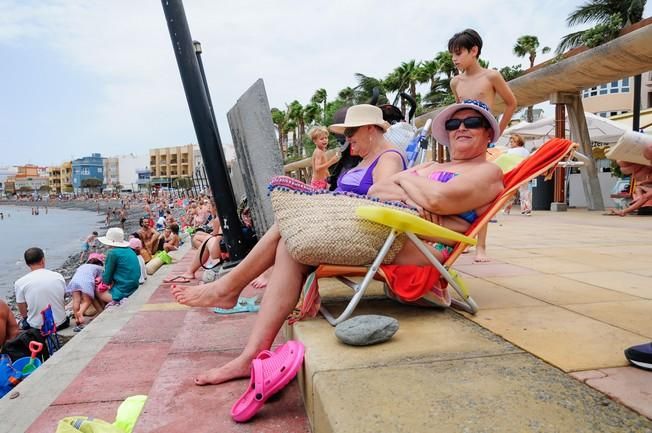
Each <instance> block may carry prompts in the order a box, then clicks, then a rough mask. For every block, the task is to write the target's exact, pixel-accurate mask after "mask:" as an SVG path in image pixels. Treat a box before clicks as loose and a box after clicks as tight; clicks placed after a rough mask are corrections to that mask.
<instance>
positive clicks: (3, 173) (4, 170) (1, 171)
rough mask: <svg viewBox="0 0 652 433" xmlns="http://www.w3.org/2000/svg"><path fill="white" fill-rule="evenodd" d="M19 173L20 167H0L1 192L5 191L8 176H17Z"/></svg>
mask: <svg viewBox="0 0 652 433" xmlns="http://www.w3.org/2000/svg"><path fill="white" fill-rule="evenodd" d="M16 173H18V169H17V168H16V167H14V166H8V165H7V166H2V167H0V194H3V193H4V192H5V181H6V180H7V178H8V177H11V176H15V175H16Z"/></svg>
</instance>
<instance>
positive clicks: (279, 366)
mask: <svg viewBox="0 0 652 433" xmlns="http://www.w3.org/2000/svg"><path fill="white" fill-rule="evenodd" d="M304 352H305V348H304V346H303V344H301V343H300V342H298V341H292V340H291V341H288V342H287V343H285V344H284V345H282V346H280V347H279V348H278V349H276V350H275V351H274V352H270V351H268V350H264V351H262V352H261V353H259V354H258V356H257V357H256V358H255V359H254V360H253V361H252V362H251V380H250V381H249V387H248V388H247V390H246V391H245V393H244V394H243V395H242V397H240V398H239V399H238V401H236V402H235V404H234V405H233V407H232V408H231V417H232V418H233V420H234V421H237V422H245V421H249V420H250V419H251V418H252V417H253V416H254V415H255V414H256V413H257V412H258V411H259V410H260V409H261V408H262V407H263V405H264V404H265V402H266V401H267V399H268V398H270V397H271V396H272V395H274V394H276V393H277V392H279V391H280V390H281V389H283V388H284V387H285V386H286V385H287V384H288V383H290V381H291V380H292V379H294V376H296V375H297V372H298V371H299V369H300V368H301V364H303V354H304Z"/></svg>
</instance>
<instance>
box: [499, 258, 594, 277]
mask: <svg viewBox="0 0 652 433" xmlns="http://www.w3.org/2000/svg"><path fill="white" fill-rule="evenodd" d="M508 261H509V263H512V264H514V265H519V266H523V267H524V268H529V269H534V270H535V271H539V272H543V273H544V274H559V273H562V272H590V271H599V270H600V268H599V267H597V266H592V265H585V264H581V263H577V262H571V261H569V260H565V259H563V258H557V257H537V258H533V257H512V258H510V259H509V260H508Z"/></svg>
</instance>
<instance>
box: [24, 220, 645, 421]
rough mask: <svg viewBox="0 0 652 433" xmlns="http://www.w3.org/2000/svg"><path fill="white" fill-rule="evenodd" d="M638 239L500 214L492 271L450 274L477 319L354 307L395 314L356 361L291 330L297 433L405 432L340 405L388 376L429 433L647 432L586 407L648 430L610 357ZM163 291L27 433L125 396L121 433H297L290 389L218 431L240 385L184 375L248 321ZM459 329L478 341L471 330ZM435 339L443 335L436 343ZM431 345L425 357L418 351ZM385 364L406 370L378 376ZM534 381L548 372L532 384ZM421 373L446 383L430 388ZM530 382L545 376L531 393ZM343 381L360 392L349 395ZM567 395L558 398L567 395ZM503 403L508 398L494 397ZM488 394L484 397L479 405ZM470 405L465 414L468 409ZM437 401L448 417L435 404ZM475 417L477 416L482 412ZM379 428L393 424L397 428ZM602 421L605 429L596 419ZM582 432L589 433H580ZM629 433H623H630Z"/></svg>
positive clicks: (640, 291) (618, 347) (624, 322)
mask: <svg viewBox="0 0 652 433" xmlns="http://www.w3.org/2000/svg"><path fill="white" fill-rule="evenodd" d="M515 210H516V209H515ZM651 228H652V219H650V218H649V217H647V218H646V217H626V218H618V217H608V216H603V215H601V214H599V213H595V212H587V211H584V210H571V211H569V212H567V213H551V212H535V214H534V215H533V216H532V217H524V216H520V215H518V214H516V215H510V216H503V215H500V216H499V223H497V224H491V225H490V229H489V255H490V257H492V259H493V260H492V262H490V263H483V264H477V263H472V260H471V259H472V255H471V254H467V255H464V256H463V257H462V258H461V259H460V261H459V263H458V266H457V267H456V268H457V269H458V271H460V272H461V273H462V274H464V276H466V277H467V278H466V280H467V282H468V284H469V289H470V291H471V293H472V294H473V296H474V298H475V299H476V301H477V302H478V304H479V305H480V309H481V310H480V312H479V313H478V314H477V315H475V316H470V315H466V314H465V315H459V314H457V313H452V312H438V311H434V312H430V313H428V312H426V313H424V310H419V311H418V312H416V311H413V310H410V309H409V308H408V307H402V306H397V305H390V306H387V304H385V303H381V304H375V303H374V302H365V303H363V305H362V311H374V310H376V309H380V310H383V311H387V312H390V313H391V314H393V315H396V316H397V317H399V318H400V321H401V330H399V333H398V334H397V335H396V337H395V338H394V340H393V341H392V342H390V343H389V344H385V345H379V346H375V347H373V348H369V349H368V350H364V351H363V350H359V349H355V348H354V349H351V348H346V347H343V346H342V345H341V344H338V343H337V342H336V340H335V339H334V338H333V337H332V330H331V329H330V328H328V327H326V326H324V323H323V319H318V320H313V321H307V322H304V323H303V324H301V327H295V334H296V335H295V336H297V337H301V336H303V337H304V338H305V341H306V343H307V344H308V347H309V349H308V355H307V362H306V367H305V369H304V371H303V372H302V374H301V384H302V385H303V386H304V391H305V397H304V398H305V405H306V407H307V408H308V412H309V414H310V415H311V417H312V421H313V429H314V430H315V431H356V430H355V429H351V428H349V429H348V430H347V428H348V426H347V424H346V422H345V421H344V420H342V419H340V418H338V417H337V414H338V412H337V411H338V410H341V411H343V412H349V413H352V415H353V416H355V417H356V418H358V419H357V421H356V422H358V423H360V422H363V421H364V423H365V424H364V426H365V429H359V428H358V429H357V431H363V430H364V431H419V430H418V427H419V425H418V424H419V420H413V419H409V420H408V421H406V422H405V423H404V424H396V425H395V426H394V427H392V425H390V424H383V425H384V427H383V425H378V424H374V423H377V422H380V418H378V419H375V420H374V418H370V417H369V416H366V415H368V414H367V413H366V412H365V416H362V415H361V413H360V412H359V411H357V409H359V407H358V406H356V405H355V404H349V402H351V401H353V402H356V403H357V402H359V401H363V402H364V401H367V402H368V403H369V407H371V406H373V404H371V403H373V402H371V401H368V400H369V398H368V397H369V396H370V395H373V396H377V395H380V394H381V393H382V392H383V389H387V387H388V386H390V385H391V384H392V383H393V382H392V381H393V380H394V381H396V380H397V379H396V378H398V377H400V381H401V382H402V385H404V386H406V391H402V390H400V389H394V388H392V389H393V394H394V397H395V399H398V398H403V399H409V398H410V396H412V397H414V396H415V395H418V393H419V392H421V391H423V392H426V391H427V392H428V393H429V394H428V398H429V399H430V400H432V401H434V402H436V405H435V406H438V405H441V407H442V408H447V409H450V410H451V411H450V412H443V413H436V414H434V413H433V412H432V410H433V409H432V407H431V406H429V407H427V408H425V409H426V410H430V411H431V415H433V416H436V417H438V420H439V422H440V429H438V430H439V431H461V430H459V429H460V428H462V427H461V426H460V424H453V423H451V414H452V413H457V411H463V413H464V415H465V416H466V415H467V414H468V412H467V411H466V409H471V410H473V412H472V413H473V416H471V415H468V416H469V418H468V419H467V421H468V423H471V424H467V425H465V427H464V428H465V429H466V430H465V431H517V430H513V429H512V430H510V428H508V427H501V425H500V423H499V421H496V422H497V424H493V421H492V422H491V423H492V424H491V426H490V425H489V423H488V421H486V420H488V419H492V420H493V417H495V418H497V419H502V418H501V417H500V415H503V416H504V417H506V418H507V419H509V416H511V415H512V413H510V412H509V410H508V409H506V408H505V407H498V406H499V403H498V402H499V401H500V402H502V403H501V404H504V403H507V405H509V403H510V401H511V402H512V403H520V404H521V406H520V407H518V408H517V409H516V410H517V411H519V410H520V411H522V412H523V414H524V416H525V417H526V418H525V419H527V416H529V415H528V414H530V413H531V414H534V415H531V416H534V417H536V416H537V414H538V413H540V412H541V411H546V410H550V411H551V412H550V413H552V414H553V415H551V416H552V417H553V418H555V419H556V420H558V422H560V423H563V422H564V420H565V419H566V418H568V422H569V424H568V425H576V427H577V428H576V429H575V430H565V429H564V428H560V427H559V426H557V427H555V425H554V424H552V425H548V426H543V427H542V426H541V425H536V424H532V425H530V427H528V429H529V431H622V432H629V431H652V421H648V422H647V423H646V422H645V421H642V420H644V419H645V418H640V417H639V418H636V416H635V415H626V416H625V415H623V414H624V413H625V412H623V411H622V410H620V409H619V407H622V406H620V405H619V404H615V405H614V404H609V403H606V401H608V400H604V401H601V400H600V398H599V395H601V394H600V393H604V394H606V395H607V396H609V397H611V399H612V400H614V401H616V402H619V403H622V404H623V405H624V406H625V407H628V408H631V409H633V410H634V411H636V412H638V413H640V414H642V415H644V416H646V417H648V418H650V419H652V392H651V391H650V390H651V389H652V373H650V372H645V371H642V370H638V369H634V368H631V367H628V366H627V362H626V360H625V358H624V356H623V350H624V349H625V348H626V347H628V346H630V345H633V344H638V343H642V342H646V341H649V340H652V325H651V323H652V322H651V321H650V320H649V317H650V313H651V307H652V266H651V264H652V230H650V229H651ZM188 260H189V256H188V255H186V257H184V259H183V260H182V261H180V262H179V263H177V264H176V265H174V268H173V272H174V271H175V270H179V269H182V268H184V267H185V266H186V264H187V261H188ZM169 286H170V285H169V284H161V285H160V286H159V287H158V288H157V289H156V290H155V291H154V293H153V294H152V296H151V297H150V298H149V300H148V301H147V302H146V303H145V304H144V305H142V307H140V309H139V311H137V312H136V313H135V314H134V315H133V317H131V319H130V320H129V322H128V323H127V324H126V325H125V326H124V327H123V328H122V330H121V331H120V332H119V333H117V334H116V335H114V336H113V337H112V338H111V340H110V341H109V343H108V344H107V345H105V346H104V348H103V349H102V350H101V351H100V352H99V353H98V354H97V355H96V356H95V357H94V358H93V360H92V361H91V363H89V365H87V366H86V367H85V369H84V370H82V371H80V372H79V375H78V376H77V377H76V378H75V380H74V381H73V382H72V383H71V384H70V385H69V386H68V387H67V388H66V389H65V390H64V391H63V392H62V393H61V394H59V395H58V396H57V397H56V399H55V400H54V401H53V402H52V404H51V405H50V406H49V407H48V408H47V409H46V410H45V411H44V412H43V413H42V414H41V416H39V417H38V418H37V419H36V420H35V422H34V423H33V424H32V425H31V426H30V428H29V429H28V430H27V431H28V432H51V431H54V425H55V422H56V420H58V419H60V418H61V417H63V416H67V415H72V414H81V415H92V416H96V417H98V418H103V419H107V420H111V419H112V418H113V417H114V414H115V410H116V408H117V406H118V404H119V402H120V401H121V400H122V399H124V398H125V397H127V396H129V395H133V394H137V393H144V394H148V395H149V396H150V398H149V401H148V402H147V404H146V406H145V410H144V413H143V414H142V416H141V419H140V420H139V423H138V424H137V426H136V430H135V431H136V432H153V431H156V432H159V431H160V432H163V431H166V432H167V431H170V432H175V431H179V432H180V431H197V432H213V431H216V432H217V431H220V432H221V431H224V432H226V431H287V432H303V431H309V428H310V427H309V425H308V420H307V418H306V414H305V411H304V403H303V402H302V400H301V396H300V394H299V388H298V386H297V383H296V382H293V383H292V385H291V386H290V387H289V388H288V389H287V390H286V391H284V392H283V393H282V395H281V396H280V397H279V398H277V399H275V401H273V402H271V403H270V404H268V405H266V407H265V409H264V410H263V411H262V412H261V414H260V416H257V417H256V418H255V419H254V421H253V422H251V423H249V424H245V425H238V424H234V423H233V422H232V421H231V420H230V418H229V415H228V412H229V408H230V405H231V404H232V403H233V401H235V399H236V398H237V397H238V396H239V395H240V394H241V393H242V392H243V390H244V388H245V387H246V383H247V381H246V380H240V381H234V382H232V383H229V384H225V385H221V386H219V387H196V386H194V385H193V384H192V381H191V377H192V374H193V373H195V372H197V371H201V370H202V369H205V368H208V367H210V366H213V365H217V364H219V363H221V362H223V361H224V360H226V359H229V358H230V357H232V356H233V355H234V354H235V353H237V351H239V350H240V349H241V348H242V346H243V345H244V341H245V338H246V336H247V334H248V330H249V329H250V326H251V323H252V320H253V318H254V315H252V314H243V315H236V316H219V315H217V314H214V313H212V312H210V311H208V310H207V309H188V308H185V307H181V306H179V305H177V304H175V303H174V302H173V299H172V297H171V296H170V292H169ZM248 290H252V289H248ZM251 294H252V293H251V292H249V293H245V295H251ZM377 305H379V306H378V308H376V306H377ZM424 314H427V315H428V320H432V323H433V324H434V325H433V326H430V322H429V326H428V327H424V326H423V324H420V323H419V321H418V320H415V319H414V318H415V317H417V316H418V315H424ZM419 317H420V316H419ZM464 317H466V318H467V319H469V320H471V321H472V322H475V323H477V324H478V325H480V326H481V327H482V328H485V329H486V330H488V331H491V332H486V331H481V332H478V331H477V330H475V329H474V327H473V325H472V323H471V322H469V321H468V320H467V319H464ZM413 322H414V323H413ZM311 333H312V334H311ZM492 333H493V334H495V335H497V336H499V337H502V338H504V339H505V340H506V341H504V340H502V339H501V338H497V337H496V336H495V335H492ZM450 335H454V336H455V338H453V339H449V338H448V337H447V336H450ZM311 338H314V341H313V340H311ZM433 342H434V343H436V344H438V347H437V348H436V350H432V351H429V350H428V348H429V347H431V345H432V344H434V343H433ZM442 342H445V344H444V346H443V347H442ZM343 353H346V358H343V357H342V356H343ZM451 354H454V356H453V355H451ZM460 354H462V355H460ZM530 354H531V355H534V357H532V356H531V355H530ZM333 357H335V359H333ZM535 357H536V358H539V359H540V360H542V361H543V362H541V361H539V360H537V359H536V358H535ZM456 359H457V361H456ZM460 359H462V360H463V361H464V368H463V370H462V369H460V368H459V367H460V365H459V363H460ZM480 359H483V360H485V361H484V362H479V360H480ZM397 360H398V362H401V363H403V364H405V363H408V364H410V363H411V364H410V365H413V366H414V367H413V368H410V369H405V368H402V367H397V366H393V364H392V363H393V362H397ZM360 366H364V368H360ZM551 366H553V367H551ZM554 367H556V368H554ZM506 370H509V371H512V370H513V371H514V372H523V371H527V372H528V374H530V375H531V376H529V377H528V379H527V380H528V382H527V383H525V384H524V383H519V382H518V380H516V379H509V380H503V381H500V380H497V379H496V380H493V381H492V380H490V378H491V377H493V376H492V375H495V374H497V372H504V371H506ZM451 371H455V372H456V373H459V374H456V375H455V383H451V380H452V379H451V375H450V372H451ZM544 371H545V372H547V374H549V376H545V375H543V374H538V373H542V372H544ZM515 374H516V373H515ZM478 375H480V376H478ZM426 377H427V378H428V380H432V381H434V382H435V383H440V384H444V383H446V384H447V385H448V386H442V387H437V388H436V389H435V391H433V389H432V388H429V387H428V386H427V381H426V379H425V378H426ZM509 377H511V376H509ZM542 377H549V378H552V379H548V380H547V381H546V383H540V382H542V381H543V379H542ZM573 378H575V379H577V380H578V381H581V382H584V383H585V384H586V385H588V386H586V387H585V388H586V389H583V388H582V387H583V385H573V383H575V384H579V382H577V381H575V380H574V379H573ZM356 380H360V381H363V382H362V383H364V384H365V386H362V387H351V386H350V385H351V384H352V383H355V381H356ZM410 381H413V382H410ZM470 385H473V386H471V387H470V388H468V389H467V386H470ZM538 385H540V386H541V388H540V390H539V391H537V392H539V394H536V395H534V394H533V396H532V401H536V402H538V403H537V404H541V401H542V398H543V397H542V395H551V396H552V398H553V399H554V400H555V401H556V405H550V407H547V406H546V405H543V406H533V407H532V408H528V406H527V405H526V403H527V402H528V401H529V400H528V398H529V397H528V396H527V395H526V394H527V392H524V391H523V389H527V388H530V389H535V388H536V386H538ZM578 386H579V388H578ZM424 387H426V388H424ZM422 388H423V389H422ZM571 388H572V389H574V392H570V391H569V389H571ZM478 389H482V390H483V393H486V395H484V394H482V395H484V396H485V397H486V399H485V400H486V401H484V402H483V403H482V405H479V406H478V403H477V401H476V400H477V398H469V395H471V396H473V397H478ZM455 390H458V391H459V392H460V394H459V395H456V394H455ZM460 390H464V393H461V391H460ZM594 390H598V391H600V393H596V392H595V391H594ZM519 392H521V393H523V394H518V393H519ZM512 394H513V395H521V398H520V399H518V398H516V399H514V398H512V397H509V396H511V395H512ZM491 396H493V397H491ZM378 398H379V399H380V397H378ZM491 398H494V399H495V400H493V401H495V403H493V406H492V400H491ZM501 398H502V399H503V400H500V399H501ZM564 398H568V399H569V400H572V399H577V398H582V399H586V401H585V402H584V403H582V404H580V406H578V407H580V408H584V409H586V408H585V406H590V405H589V403H587V402H589V401H591V402H594V404H595V405H597V406H598V407H602V406H604V409H603V410H600V412H599V413H597V415H596V413H595V412H590V411H588V410H585V411H583V410H578V409H577V408H576V409H572V408H571V409H568V408H566V407H563V405H564V404H565V403H564V401H565V400H564ZM510 399H511V400H510ZM390 400H391V399H390ZM512 400H513V401H512ZM519 400H520V401H519ZM381 401H382V399H381ZM560 401H561V402H560ZM327 402H337V404H336V403H328V404H327ZM471 402H474V403H473V404H476V406H474V407H472V408H470V407H469V405H470V404H471ZM384 403H387V404H382V405H380V407H382V411H383V412H385V413H386V415H387V416H390V415H392V413H393V410H394V411H395V410H403V406H402V405H400V404H397V402H396V401H390V402H384ZM453 403H454V404H456V405H457V407H455V408H454V407H451V406H453ZM567 403H568V402H567ZM338 404H339V406H342V407H340V408H339V409H338V408H337V407H335V406H337V405H338ZM569 404H570V403H569ZM329 405H330V406H329ZM483 405H484V406H483ZM560 405H562V406H560ZM607 406H608V407H607ZM392 408H394V409H392ZM487 408H489V409H490V410H489V412H488V413H484V412H483V411H484V410H487ZM367 409H368V408H367ZM422 409H423V408H422ZM555 410H556V411H557V412H555ZM329 411H330V412H329ZM492 411H495V414H494V413H491V412H492ZM569 411H570V412H569ZM576 411H577V412H576ZM516 413H519V412H516ZM569 414H571V415H572V416H569ZM589 415H590V416H589ZM456 416H459V414H457V415H456ZM483 416H484V417H485V418H483ZM442 417H443V418H442ZM619 417H620V418H619ZM623 417H624V418H623ZM391 419H393V420H394V421H395V422H398V421H397V420H399V419H400V420H401V422H403V421H404V420H403V419H402V418H400V417H397V416H394V417H393V418H391ZM614 419H618V420H619V421H618V422H615V421H614V422H611V421H609V420H614ZM446 420H448V421H446ZM483 420H485V421H483ZM547 420H548V418H546V419H545V420H544V421H545V422H548V421H547ZM623 420H624V421H623ZM536 421H537V422H539V421H541V420H539V419H537V420H536ZM620 421H622V423H620ZM383 422H386V420H383ZM472 422H478V423H479V424H472ZM531 422H534V421H531ZM598 422H600V423H601V424H599V425H597V424H596V426H593V427H591V426H592V423H598ZM485 423H486V424H485ZM573 423H574V424H573ZM582 423H584V424H582ZM351 425H354V424H351ZM560 425H565V424H560ZM374 426H375V427H374ZM634 426H636V428H637V429H638V430H632V428H634ZM641 426H643V427H641ZM322 427H323V428H322ZM427 427H431V426H427ZM501 428H502V430H501ZM425 431H432V430H425ZM521 431H526V430H523V429H522V430H521Z"/></svg>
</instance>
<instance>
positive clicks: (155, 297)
mask: <svg viewBox="0 0 652 433" xmlns="http://www.w3.org/2000/svg"><path fill="white" fill-rule="evenodd" d="M162 302H176V300H175V299H174V296H172V290H171V288H170V286H159V288H158V289H156V290H155V291H154V293H152V296H150V297H149V300H148V301H147V303H149V304H156V303H162Z"/></svg>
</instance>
